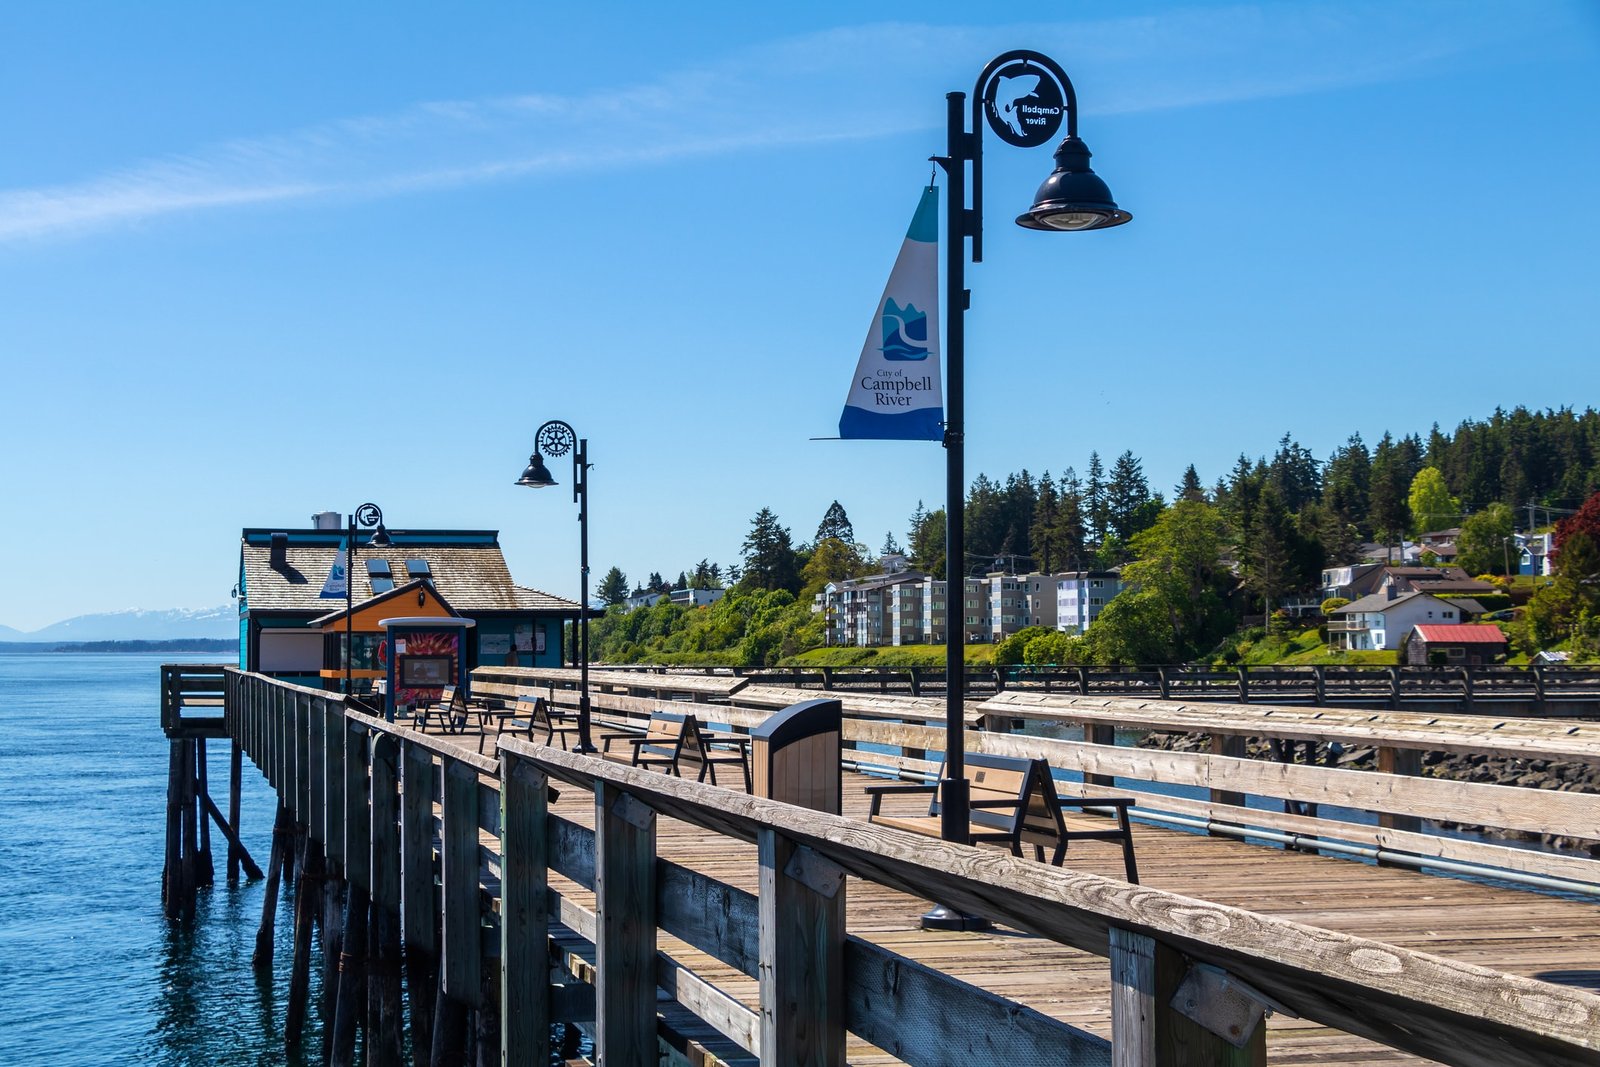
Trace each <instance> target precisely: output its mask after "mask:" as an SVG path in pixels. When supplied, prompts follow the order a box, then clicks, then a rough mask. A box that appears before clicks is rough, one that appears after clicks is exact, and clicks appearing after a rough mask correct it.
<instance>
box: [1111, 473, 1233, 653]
mask: <svg viewBox="0 0 1600 1067" xmlns="http://www.w3.org/2000/svg"><path fill="white" fill-rule="evenodd" d="M1227 541H1228V526H1227V523H1226V521H1225V520H1224V519H1223V517H1222V513H1221V512H1220V511H1219V510H1218V509H1217V508H1216V507H1214V506H1212V505H1210V504H1202V503H1199V502H1197V501H1192V500H1180V501H1177V502H1176V503H1174V504H1173V505H1172V506H1171V507H1169V508H1167V509H1166V511H1164V512H1162V513H1161V517H1160V518H1159V519H1158V520H1156V523H1155V525H1153V526H1152V527H1150V529H1148V530H1145V531H1142V532H1141V533H1139V534H1137V535H1135V536H1134V538H1133V542H1132V548H1133V551H1134V554H1135V556H1136V557H1137V558H1136V560H1135V562H1133V563H1129V564H1128V565H1127V566H1126V567H1124V568H1123V570H1122V580H1123V582H1124V583H1125V584H1126V585H1128V586H1129V587H1130V588H1129V589H1128V590H1127V591H1125V592H1123V593H1121V594H1119V595H1117V596H1115V597H1113V598H1112V600H1111V603H1109V604H1107V605H1106V607H1105V610H1104V611H1103V612H1101V614H1100V617H1099V619H1098V620H1096V622H1095V624H1094V625H1093V626H1091V627H1090V628H1089V632H1088V634H1087V635H1086V636H1087V637H1088V640H1089V643H1090V648H1091V649H1092V651H1093V654H1094V658H1095V661H1096V662H1098V663H1172V662H1177V661H1178V660H1180V659H1186V658H1189V657H1191V656H1193V655H1195V654H1196V653H1197V652H1199V651H1200V650H1201V649H1203V648H1209V647H1211V646H1213V645H1215V644H1216V643H1217V641H1218V640H1219V639H1220V638H1221V636H1222V635H1223V634H1224V633H1226V632H1227V631H1228V630H1230V629H1232V626H1233V622H1234V618H1233V615H1232V613H1231V612H1230V611H1229V610H1228V605H1227V589H1228V586H1229V585H1230V584H1231V582H1232V575H1231V574H1230V573H1229V571H1228V568H1227V567H1226V566H1225V565H1224V564H1223V563H1222V550H1223V548H1224V547H1225V545H1226V544H1227Z"/></svg>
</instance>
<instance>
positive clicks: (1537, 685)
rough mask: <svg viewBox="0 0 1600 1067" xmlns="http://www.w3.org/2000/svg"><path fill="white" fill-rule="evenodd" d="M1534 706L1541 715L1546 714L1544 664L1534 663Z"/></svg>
mask: <svg viewBox="0 0 1600 1067" xmlns="http://www.w3.org/2000/svg"><path fill="white" fill-rule="evenodd" d="M1533 707H1534V711H1535V712H1536V713H1538V714H1540V715H1543V714H1544V664H1542V663H1535V664H1534V665H1533Z"/></svg>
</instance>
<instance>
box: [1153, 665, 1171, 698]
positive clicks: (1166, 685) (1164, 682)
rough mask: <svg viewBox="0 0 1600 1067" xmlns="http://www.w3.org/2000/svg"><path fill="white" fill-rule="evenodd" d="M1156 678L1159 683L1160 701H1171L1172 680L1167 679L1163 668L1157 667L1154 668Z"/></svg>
mask: <svg viewBox="0 0 1600 1067" xmlns="http://www.w3.org/2000/svg"><path fill="white" fill-rule="evenodd" d="M1156 678H1157V680H1158V681H1159V682H1160V683H1161V699H1162V700H1171V699H1172V679H1170V678H1168V677H1167V669H1166V668H1165V667H1157V668H1156Z"/></svg>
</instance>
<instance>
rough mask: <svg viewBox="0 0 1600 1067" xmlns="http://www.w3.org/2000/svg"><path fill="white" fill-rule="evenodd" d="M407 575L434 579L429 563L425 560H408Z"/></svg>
mask: <svg viewBox="0 0 1600 1067" xmlns="http://www.w3.org/2000/svg"><path fill="white" fill-rule="evenodd" d="M406 574H408V575H410V576H411V577H413V578H431V577H433V571H432V570H431V569H430V568H429V567H428V561H427V560H425V559H408V560H406Z"/></svg>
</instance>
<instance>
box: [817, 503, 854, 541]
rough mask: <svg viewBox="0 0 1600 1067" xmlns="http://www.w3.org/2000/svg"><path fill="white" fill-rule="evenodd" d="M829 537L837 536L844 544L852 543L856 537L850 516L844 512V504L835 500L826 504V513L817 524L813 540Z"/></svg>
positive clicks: (822, 539)
mask: <svg viewBox="0 0 1600 1067" xmlns="http://www.w3.org/2000/svg"><path fill="white" fill-rule="evenodd" d="M830 537H834V538H838V539H839V540H840V541H843V542H845V543H846V544H852V543H854V541H855V539H856V531H855V527H854V526H852V525H851V524H850V516H848V515H846V514H845V513H844V505H842V504H840V503H839V502H838V501H837V500H835V501H834V502H833V503H832V504H829V505H828V510H827V513H826V514H824V515H823V516H822V521H821V522H820V523H818V524H817V536H816V537H815V538H814V539H813V540H814V541H815V542H822V541H825V540H827V539H828V538H830Z"/></svg>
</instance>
